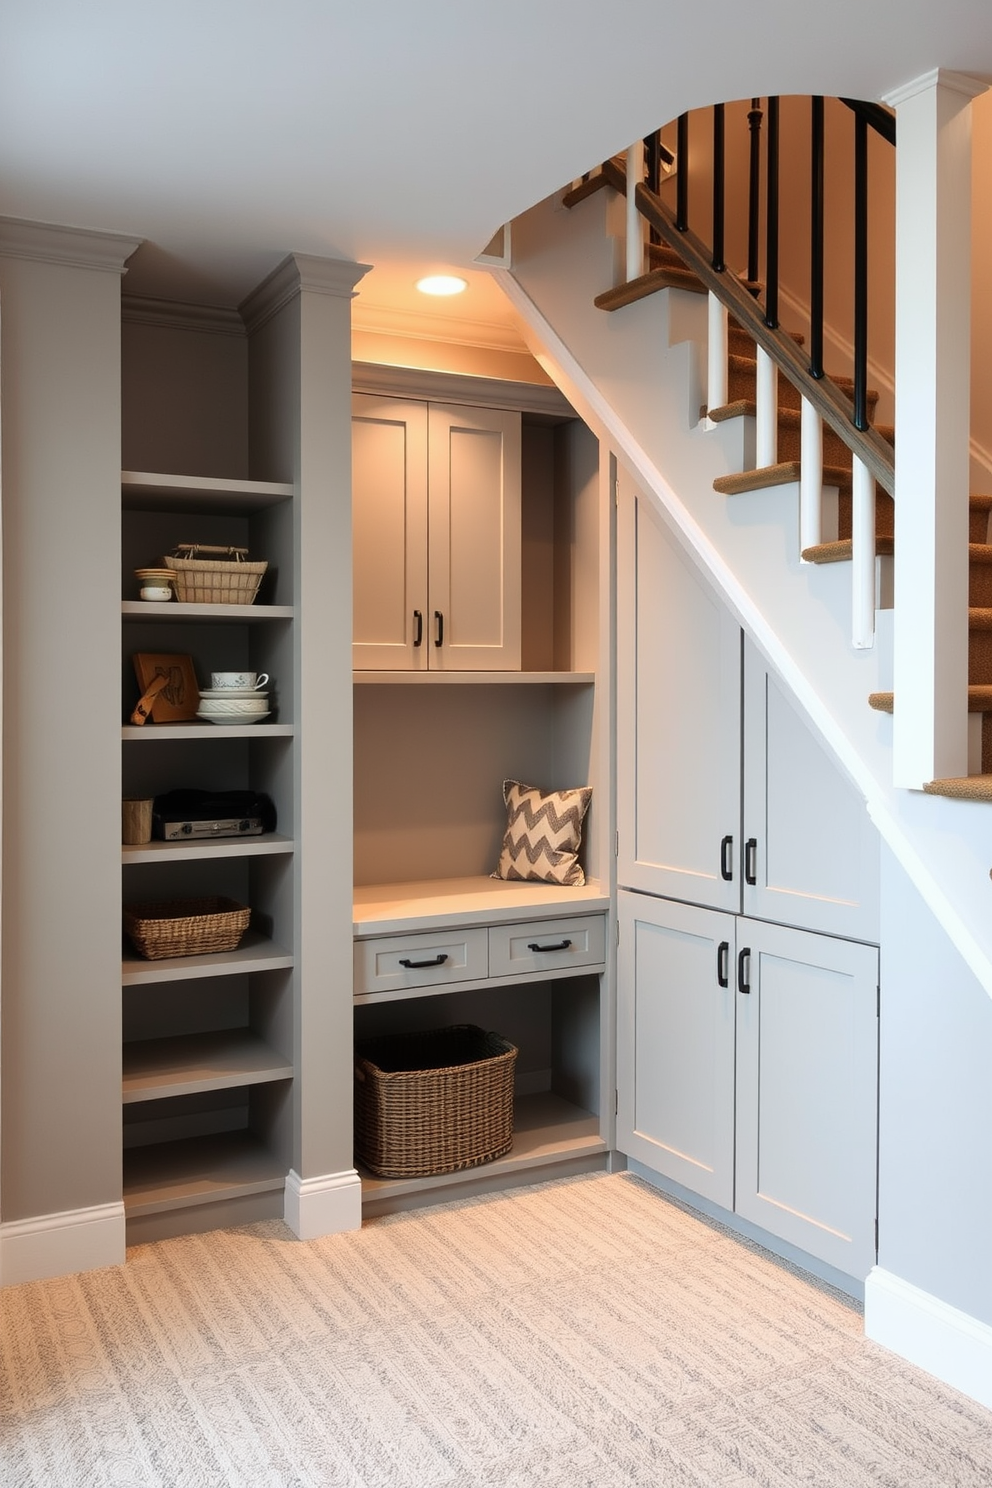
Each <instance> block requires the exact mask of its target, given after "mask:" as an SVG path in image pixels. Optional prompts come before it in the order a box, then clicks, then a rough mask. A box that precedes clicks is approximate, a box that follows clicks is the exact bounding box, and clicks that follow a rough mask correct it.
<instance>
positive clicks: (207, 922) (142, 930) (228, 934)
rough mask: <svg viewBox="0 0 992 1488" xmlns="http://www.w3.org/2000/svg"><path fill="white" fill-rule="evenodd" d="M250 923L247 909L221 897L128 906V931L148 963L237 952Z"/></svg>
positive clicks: (134, 944) (126, 923)
mask: <svg viewBox="0 0 992 1488" xmlns="http://www.w3.org/2000/svg"><path fill="white" fill-rule="evenodd" d="M250 919H251V910H250V909H249V908H248V907H247V906H246V905H244V904H239V903H238V902H237V900H236V899H226V898H224V896H223V895H221V894H213V895H208V896H206V897H204V898H201V899H166V900H163V901H162V902H161V903H158V904H125V905H124V929H125V931H126V932H127V935H128V937H129V938H130V940H131V943H132V944H133V946H134V949H135V950H136V951H137V952H138V955H139V956H144V958H145V960H146V961H160V960H161V959H162V958H163V957H164V956H203V955H205V954H206V953H207V952H208V951H236V950H237V948H238V945H239V943H240V941H241V937H242V935H244V933H245V931H246V930H247V929H248V922H249V921H250Z"/></svg>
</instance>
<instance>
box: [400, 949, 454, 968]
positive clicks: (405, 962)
mask: <svg viewBox="0 0 992 1488" xmlns="http://www.w3.org/2000/svg"><path fill="white" fill-rule="evenodd" d="M447 959H448V956H447V953H446V952H445V951H441V952H440V954H439V955H437V956H434V957H433V958H432V959H431V960H430V961H411V960H410V959H409V958H408V957H407V956H401V957H400V965H401V966H405V967H406V969H407V971H423V970H424V968H425V967H427V966H443V965H444V963H445V961H447Z"/></svg>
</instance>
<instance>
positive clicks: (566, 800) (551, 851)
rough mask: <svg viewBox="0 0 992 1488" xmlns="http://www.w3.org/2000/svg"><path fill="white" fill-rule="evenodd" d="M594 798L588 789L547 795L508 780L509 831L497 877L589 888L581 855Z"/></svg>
mask: <svg viewBox="0 0 992 1488" xmlns="http://www.w3.org/2000/svg"><path fill="white" fill-rule="evenodd" d="M591 798H592V787H591V786H589V785H584V786H580V787H579V788H578V789H577V790H562V791H542V790H538V788H537V786H536V785H522V784H521V783H520V781H519V780H504V781H503V800H504V801H505V802H506V832H505V834H504V837H503V846H502V849H501V851H500V855H499V863H498V864H497V865H496V872H495V873H494V874H493V875H492V876H493V878H516V879H521V878H523V879H535V880H537V881H539V882H541V883H554V884H567V885H569V886H574V887H576V888H578V887H579V886H581V885H582V884H584V883H585V881H586V878H585V874H584V873H583V872H582V865H581V863H580V862H579V857H578V853H579V846H580V844H581V842H582V820H583V818H584V816H585V814H586V812H587V810H588V809H589V802H590V800H591Z"/></svg>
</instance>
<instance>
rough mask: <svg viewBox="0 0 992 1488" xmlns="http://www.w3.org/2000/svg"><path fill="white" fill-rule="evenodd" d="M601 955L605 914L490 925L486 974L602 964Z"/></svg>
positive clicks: (512, 973) (604, 957)
mask: <svg viewBox="0 0 992 1488" xmlns="http://www.w3.org/2000/svg"><path fill="white" fill-rule="evenodd" d="M605 959H606V916H605V915H601V914H599V915H584V916H582V917H581V918H573V919H567V920H531V921H530V923H529V924H526V925H493V926H492V927H491V929H490V931H489V975H490V976H493V977H498V976H519V975H524V974H530V975H534V974H536V973H539V972H542V971H559V970H561V969H562V968H563V967H571V966H575V967H579V966H602V964H603V962H604V960H605Z"/></svg>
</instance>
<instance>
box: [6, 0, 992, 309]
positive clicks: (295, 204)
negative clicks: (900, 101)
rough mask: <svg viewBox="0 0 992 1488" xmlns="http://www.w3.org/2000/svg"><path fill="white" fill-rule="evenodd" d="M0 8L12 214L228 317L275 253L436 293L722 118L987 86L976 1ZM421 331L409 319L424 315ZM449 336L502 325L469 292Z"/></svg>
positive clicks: (387, 302)
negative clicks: (913, 90)
mask: <svg viewBox="0 0 992 1488" xmlns="http://www.w3.org/2000/svg"><path fill="white" fill-rule="evenodd" d="M700 14H701V13H700V11H699V9H698V7H695V6H693V7H689V6H683V7H679V6H677V5H675V4H674V3H673V0H609V3H607V0H490V3H482V0H375V3H373V0H364V3H363V0H144V3H143V4H142V3H135V0H89V3H86V4H80V3H79V0H4V4H3V5H2V7H0V214H2V215H4V216H8V217H20V218H28V219H32V220H35V221H44V222H57V223H63V224H69V225H72V226H80V227H89V228H95V229H102V230H105V231H116V232H122V233H128V234H133V235H135V236H139V237H141V238H142V239H143V240H144V244H143V246H142V248H140V249H139V251H138V253H137V254H136V255H135V257H134V259H133V260H132V263H131V268H130V272H129V276H128V281H127V283H128V289H129V291H131V292H132V293H136V294H142V295H151V296H158V297H163V298H171V299H178V300H182V301H186V302H192V303H196V304H203V305H218V306H231V305H236V304H237V303H238V302H239V301H240V300H241V299H242V298H243V297H244V295H245V294H246V293H247V292H248V291H249V290H250V289H251V288H253V287H254V285H256V284H257V283H258V282H259V281H260V280H261V279H262V278H264V277H265V275H266V274H267V273H268V272H269V271H270V270H271V269H272V268H274V267H275V265H276V264H277V263H278V262H279V261H280V260H281V259H282V258H283V257H284V256H285V254H286V253H287V252H289V251H296V252H303V253H312V254H319V255H326V256H331V257H340V258H349V259H350V258H354V259H357V260H359V261H361V262H364V263H370V264H372V265H374V266H375V268H374V271H373V272H372V273H371V274H369V275H368V276H367V278H366V279H365V280H364V281H363V284H362V296H361V297H362V300H363V301H364V302H365V304H366V305H367V306H368V307H369V308H370V310H374V309H375V308H376V307H379V309H380V310H389V309H393V310H397V311H400V312H404V311H405V312H409V313H411V314H412V313H414V312H415V310H416V309H417V307H416V305H415V301H416V299H417V298H418V297H417V296H416V294H415V292H414V291H413V289H412V287H411V285H412V280H413V278H414V277H415V275H416V273H418V272H424V271H426V270H427V269H439V268H462V267H464V266H465V265H469V264H471V262H472V259H473V258H474V256H475V255H476V254H477V253H478V252H479V251H480V250H481V249H482V248H483V247H484V245H485V244H486V243H487V241H488V240H489V238H490V237H491V236H492V234H493V232H494V231H495V230H496V229H497V228H498V226H499V225H500V224H501V223H502V222H505V221H507V220H509V219H510V218H511V217H513V216H514V215H516V214H517V213H518V212H520V211H523V210H524V209H526V208H527V207H528V206H530V205H532V204H533V203H534V202H535V201H538V200H540V199H541V198H543V197H544V196H546V195H548V194H549V193H550V192H552V191H554V190H555V189H557V188H558V187H559V186H560V185H562V184H563V183H564V182H565V181H567V180H569V179H571V178H572V177H573V176H576V175H578V174H580V173H581V172H582V171H583V170H585V169H586V168H588V166H589V165H590V164H591V163H592V162H595V161H596V160H598V159H601V158H603V157H604V156H606V155H608V154H612V153H614V152H616V151H618V150H621V149H623V148H624V147H625V146H626V144H627V143H628V142H629V141H630V140H632V139H636V138H638V137H639V136H641V135H643V134H645V133H647V132H648V131H649V130H650V129H653V128H655V127H657V126H658V125H659V124H661V123H664V122H667V121H668V120H669V119H671V118H673V117H674V116H675V115H676V114H678V113H679V112H681V111H682V110H683V109H685V108H688V107H692V106H695V105H700V104H704V103H711V102H714V101H715V100H717V99H721V98H723V99H731V98H739V97H741V96H742V95H748V96H749V95H750V94H752V93H756V94H767V93H768V92H780V93H790V92H792V93H811V92H816V93H819V92H823V93H843V94H846V95H848V96H860V97H864V98H878V97H881V96H883V95H884V94H885V92H886V91H888V90H889V89H892V88H895V87H897V86H899V85H900V84H902V83H905V82H907V81H909V80H911V79H912V78H914V77H917V76H919V75H920V74H922V73H924V72H927V71H929V70H930V69H931V68H933V67H935V66H941V67H946V68H950V69H955V70H960V71H967V72H970V73H971V74H973V75H974V74H977V75H979V76H981V77H984V78H988V79H990V80H992V19H990V12H989V8H988V0H940V4H935V3H934V0H870V3H868V4H866V3H865V0H825V3H823V4H820V5H819V6H814V5H811V4H810V3H808V0H806V3H804V0H751V3H750V5H749V6H748V8H747V11H746V16H747V24H746V25H743V24H742V22H741V16H742V14H743V12H742V10H741V7H740V5H739V3H738V0H709V3H708V5H707V7H706V11H705V24H703V23H701V22H700V19H699V17H700ZM420 308H421V309H422V302H421V307H420ZM436 313H437V314H438V315H440V316H444V315H446V314H447V315H452V316H454V315H457V316H459V317H461V318H463V319H464V318H465V317H466V316H467V317H469V318H470V319H473V320H475V321H477V322H478V323H480V324H486V323H488V324H491V325H492V326H496V325H497V324H498V323H500V322H508V321H509V320H510V319H512V317H510V315H509V312H508V311H507V310H506V309H505V308H504V304H503V300H502V296H501V295H500V293H499V291H498V290H497V289H496V288H495V287H494V286H492V285H491V284H490V283H489V282H488V276H487V275H485V274H479V275H473V276H472V288H471V291H470V295H469V296H463V297H461V300H460V302H459V303H458V306H457V309H455V308H451V309H449V308H447V307H445V306H439V307H438V309H437V312H436Z"/></svg>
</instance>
